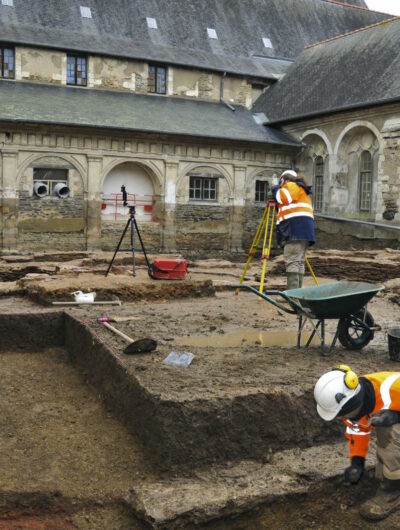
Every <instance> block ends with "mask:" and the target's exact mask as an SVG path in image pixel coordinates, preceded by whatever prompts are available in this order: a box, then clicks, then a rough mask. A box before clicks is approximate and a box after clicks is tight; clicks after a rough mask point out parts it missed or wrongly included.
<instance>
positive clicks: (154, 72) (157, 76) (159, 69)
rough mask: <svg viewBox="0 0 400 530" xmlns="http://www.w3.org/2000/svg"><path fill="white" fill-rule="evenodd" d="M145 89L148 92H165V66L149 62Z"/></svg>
mask: <svg viewBox="0 0 400 530" xmlns="http://www.w3.org/2000/svg"><path fill="white" fill-rule="evenodd" d="M147 90H148V92H149V93H150V94H166V93H167V69H166V68H165V66H156V65H152V64H149V75H148V78H147Z"/></svg>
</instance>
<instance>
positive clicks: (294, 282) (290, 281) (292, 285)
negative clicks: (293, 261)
mask: <svg viewBox="0 0 400 530" xmlns="http://www.w3.org/2000/svg"><path fill="white" fill-rule="evenodd" d="M298 286H299V275H298V273H297V272H287V273H286V290H289V289H297V288H298Z"/></svg>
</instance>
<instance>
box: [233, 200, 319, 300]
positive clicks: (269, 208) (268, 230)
mask: <svg viewBox="0 0 400 530" xmlns="http://www.w3.org/2000/svg"><path fill="white" fill-rule="evenodd" d="M275 212H276V202H275V201H268V202H267V205H266V207H265V208H264V212H263V215H262V218H261V221H260V224H259V225H258V228H257V232H256V235H255V236H254V239H253V242H252V244H251V247H250V251H249V257H248V258H247V261H246V265H245V267H244V270H243V272H242V275H241V277H240V280H239V284H240V285H241V284H242V283H243V281H244V279H245V277H246V273H247V271H248V270H249V267H250V264H251V262H252V261H253V257H254V256H255V254H256V252H257V250H258V249H259V248H260V247H259V244H260V241H261V238H263V246H262V252H261V259H262V262H263V264H262V270H261V281H260V288H259V291H260V293H262V292H263V291H264V283H265V275H266V272H267V261H268V260H269V258H270V255H271V247H272V234H273V232H274V221H275ZM305 262H306V264H307V267H308V269H309V271H310V273H311V276H312V277H313V279H314V282H315V283H316V285H319V283H318V280H317V278H316V276H315V274H314V271H313V270H312V268H311V265H310V262H309V261H308V258H307V257H306V258H305ZM235 293H236V294H239V289H236V291H235ZM259 299H260V300H261V298H259Z"/></svg>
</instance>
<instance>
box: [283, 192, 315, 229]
mask: <svg viewBox="0 0 400 530" xmlns="http://www.w3.org/2000/svg"><path fill="white" fill-rule="evenodd" d="M275 197H276V202H277V203H278V208H279V211H278V215H277V219H276V224H277V225H278V224H279V223H281V222H282V221H286V220H287V219H293V218H294V217H311V219H314V214H313V207H312V200H311V197H310V196H309V195H307V193H306V191H305V189H304V188H303V187H302V186H298V185H297V184H296V183H295V182H286V183H285V184H284V185H283V186H281V187H280V188H279V190H278V191H277V192H276V196H275Z"/></svg>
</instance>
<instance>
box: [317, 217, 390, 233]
mask: <svg viewBox="0 0 400 530" xmlns="http://www.w3.org/2000/svg"><path fill="white" fill-rule="evenodd" d="M314 216H315V217H318V218H320V219H327V220H328V221H338V222H340V223H353V224H358V225H366V226H372V227H374V228H384V229H386V230H394V231H396V232H398V231H399V230H400V226H394V225H388V224H385V223H374V222H372V221H361V220H360V219H348V218H347V217H334V216H333V215H324V214H321V213H314Z"/></svg>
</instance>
